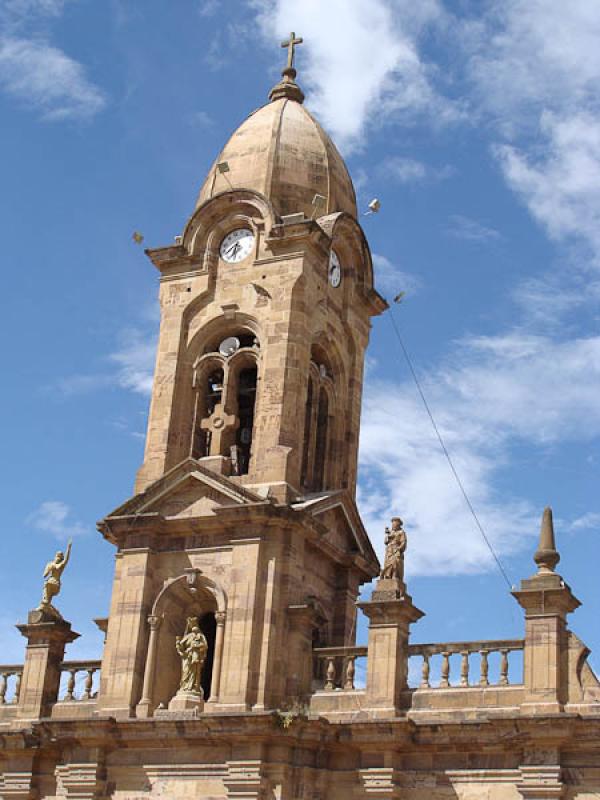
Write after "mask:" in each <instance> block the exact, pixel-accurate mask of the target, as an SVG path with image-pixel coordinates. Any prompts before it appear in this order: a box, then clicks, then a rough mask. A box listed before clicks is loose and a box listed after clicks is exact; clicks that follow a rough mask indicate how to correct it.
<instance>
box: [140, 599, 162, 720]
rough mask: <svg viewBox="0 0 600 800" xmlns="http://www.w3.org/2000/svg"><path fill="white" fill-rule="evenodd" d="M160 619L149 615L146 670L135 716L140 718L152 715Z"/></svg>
mask: <svg viewBox="0 0 600 800" xmlns="http://www.w3.org/2000/svg"><path fill="white" fill-rule="evenodd" d="M161 622H162V617H158V616H156V615H155V614H150V616H149V617H148V624H149V625H150V640H149V641H148V655H147V657H146V670H145V672H144V688H143V689H142V699H141V700H140V702H139V703H138V704H137V708H136V716H138V717H140V718H145V717H149V716H151V714H152V711H153V708H152V705H153V703H152V690H153V688H154V675H155V673H156V646H157V643H158V630H159V628H160V623H161Z"/></svg>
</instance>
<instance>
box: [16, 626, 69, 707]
mask: <svg viewBox="0 0 600 800" xmlns="http://www.w3.org/2000/svg"><path fill="white" fill-rule="evenodd" d="M17 628H18V630H19V631H20V632H21V633H22V634H23V636H24V637H25V638H26V639H27V648H26V651H25V664H24V666H23V678H22V680H21V690H20V694H19V703H18V706H17V716H18V717H19V718H21V719H41V718H42V717H49V716H50V713H51V710H52V706H53V705H54V704H55V703H56V701H57V700H58V689H59V686H60V674H61V664H62V662H63V659H64V655H65V647H66V645H67V644H68V643H69V642H73V641H74V640H75V639H77V638H79V634H78V633H75V632H74V631H72V630H71V623H70V622H66V621H65V620H63V619H48V615H46V614H45V613H44V612H43V611H38V610H35V611H30V612H29V617H28V622H27V624H24V625H17Z"/></svg>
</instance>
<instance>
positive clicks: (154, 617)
mask: <svg viewBox="0 0 600 800" xmlns="http://www.w3.org/2000/svg"><path fill="white" fill-rule="evenodd" d="M226 604H227V603H226V595H225V592H224V591H223V589H222V588H221V587H220V586H219V585H218V584H216V583H215V582H214V581H212V580H211V579H210V578H207V577H206V576H204V575H202V573H201V572H200V570H197V569H189V570H186V571H185V572H184V574H183V575H180V576H179V577H177V578H174V579H173V580H170V581H168V582H167V583H166V584H165V586H164V587H163V588H162V589H161V591H160V592H159V594H158V596H157V598H156V600H155V601H154V605H153V607H152V613H151V614H150V615H149V617H148V625H149V628H150V635H149V641H148V650H147V656H146V665H145V671H144V688H143V697H142V699H141V700H140V703H139V704H138V716H150V715H151V714H152V712H153V710H154V709H155V708H156V707H157V706H158V705H159V704H163V705H164V706H165V707H166V706H167V705H168V703H169V701H170V700H171V699H172V698H173V697H174V696H175V694H176V693H177V690H178V688H179V682H180V679H181V659H180V657H179V655H178V654H177V650H176V649H175V638H176V637H177V636H182V635H183V634H184V632H185V627H186V623H187V620H188V618H189V617H196V618H197V619H198V621H199V626H200V629H201V630H202V632H203V633H204V635H205V636H206V639H207V642H208V654H207V658H206V661H205V663H204V669H203V672H202V687H203V689H204V698H205V700H207V701H208V702H217V700H218V695H219V686H220V676H221V657H222V651H223V633H224V625H225V616H226Z"/></svg>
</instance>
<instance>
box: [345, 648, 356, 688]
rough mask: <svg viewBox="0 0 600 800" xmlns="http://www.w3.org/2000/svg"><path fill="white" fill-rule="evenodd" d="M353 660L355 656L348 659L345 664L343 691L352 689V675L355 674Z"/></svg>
mask: <svg viewBox="0 0 600 800" xmlns="http://www.w3.org/2000/svg"><path fill="white" fill-rule="evenodd" d="M354 660H355V656H349V657H348V663H347V664H346V681H345V683H344V689H354V675H355V673H356V667H355V666H354Z"/></svg>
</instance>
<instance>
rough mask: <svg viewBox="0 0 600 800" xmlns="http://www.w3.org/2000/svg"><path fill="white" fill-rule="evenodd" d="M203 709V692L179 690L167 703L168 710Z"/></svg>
mask: <svg viewBox="0 0 600 800" xmlns="http://www.w3.org/2000/svg"><path fill="white" fill-rule="evenodd" d="M203 709H204V694H203V692H184V691H181V690H179V691H178V692H177V694H176V695H175V697H174V698H173V699H172V700H171V702H170V703H169V709H168V710H169V711H196V712H197V713H200V712H201V711H203Z"/></svg>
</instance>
